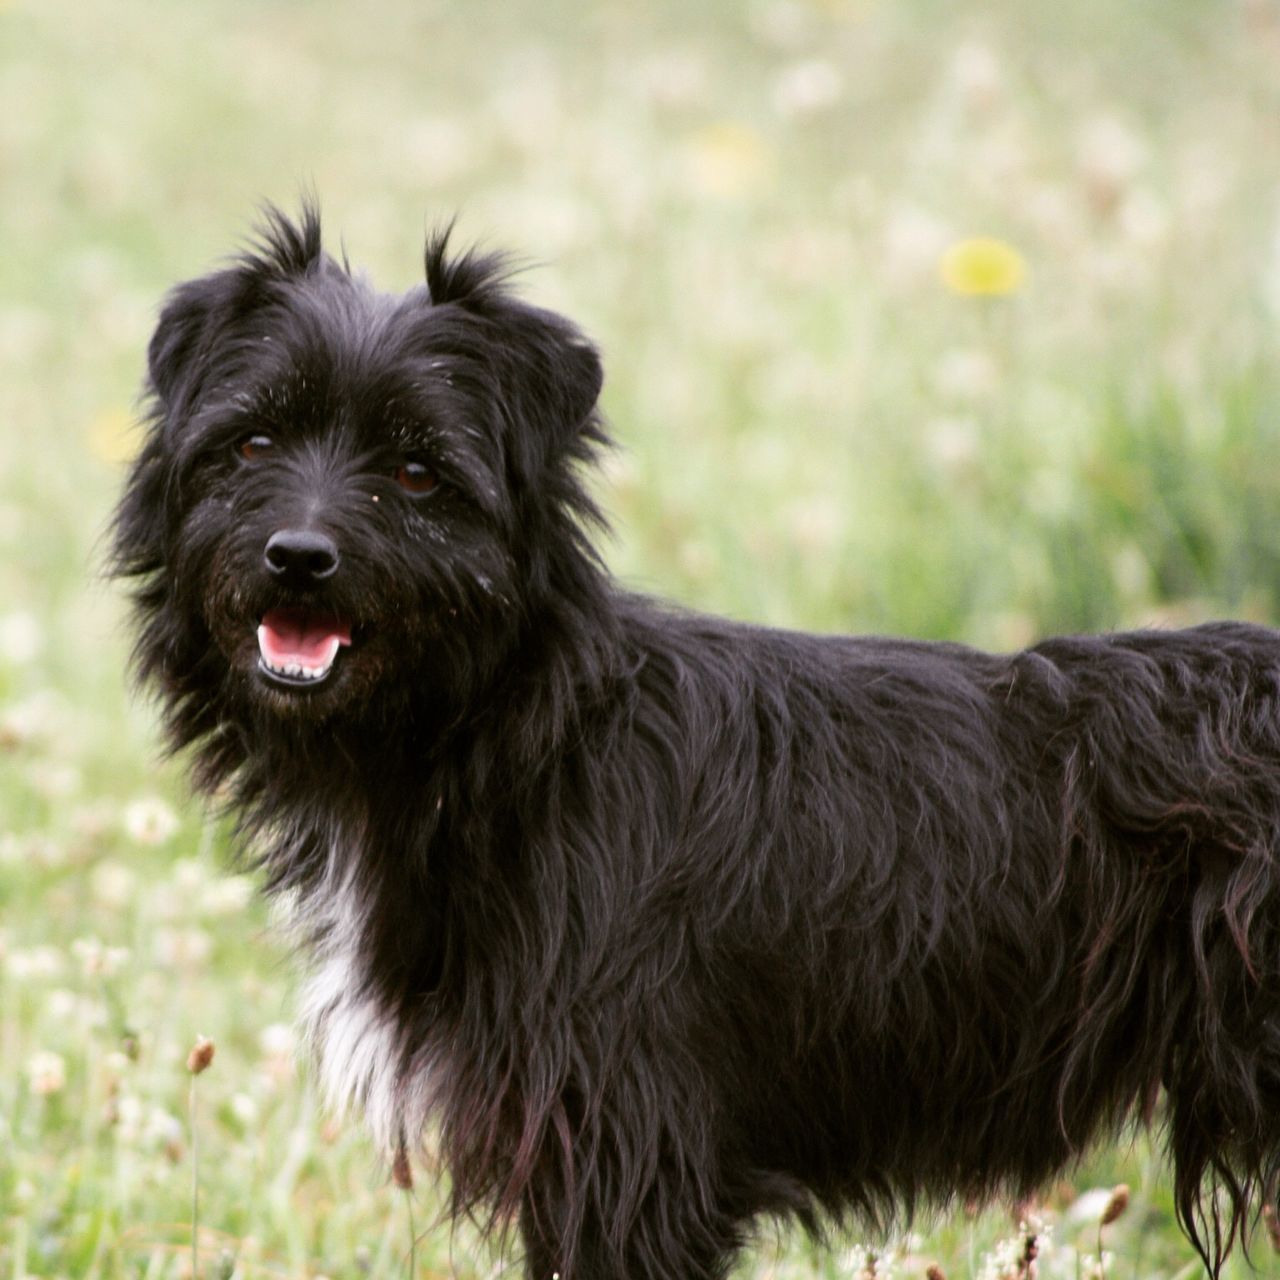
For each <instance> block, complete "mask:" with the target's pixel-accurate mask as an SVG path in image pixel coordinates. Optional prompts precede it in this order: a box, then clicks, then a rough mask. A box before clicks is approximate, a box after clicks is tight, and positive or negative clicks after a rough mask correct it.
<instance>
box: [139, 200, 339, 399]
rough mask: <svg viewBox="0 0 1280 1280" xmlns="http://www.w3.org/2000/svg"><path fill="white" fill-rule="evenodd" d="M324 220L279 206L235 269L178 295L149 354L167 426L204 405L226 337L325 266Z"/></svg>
mask: <svg viewBox="0 0 1280 1280" xmlns="http://www.w3.org/2000/svg"><path fill="white" fill-rule="evenodd" d="M323 256H324V255H323V250H322V248H321V243H320V215H319V213H318V212H317V211H316V209H315V207H314V205H311V204H309V203H307V204H304V205H303V210H302V217H301V218H300V220H299V221H298V222H297V223H294V222H292V221H291V220H290V219H289V218H288V217H286V216H285V214H283V213H281V212H280V210H279V209H277V208H275V207H274V206H272V205H267V206H266V207H265V208H264V210H263V218H262V222H261V224H260V225H259V227H258V232H257V238H256V240H255V241H254V242H253V243H252V244H251V245H250V247H249V248H248V249H247V250H246V251H245V252H244V253H243V254H241V255H240V256H239V257H238V258H237V259H236V261H235V262H234V264H233V265H231V266H229V267H227V268H225V269H224V270H222V271H216V272H214V273H213V274H212V275H208V276H203V277H201V278H200V279H198V280H189V281H187V282H186V283H185V284H181V285H179V286H178V287H177V288H176V289H174V290H173V291H172V292H171V293H170V294H169V296H168V298H167V299H166V301H165V304H164V307H163V309H162V310H161V313H160V320H159V323H158V324H157V325H156V331H155V333H154V334H153V335H152V337H151V343H150V345H149V346H148V348H147V370H148V377H149V386H150V390H151V392H152V394H153V395H154V397H155V400H156V404H157V408H158V409H159V411H160V413H159V416H160V418H161V420H168V421H175V420H181V419H182V418H184V417H185V416H186V413H187V411H189V410H190V409H191V408H192V406H193V405H195V404H196V403H197V402H198V401H199V399H200V395H201V392H202V391H203V389H204V387H205V384H206V382H207V380H208V375H209V373H210V371H211V367H212V365H213V363H214V356H215V354H216V353H217V351H218V350H219V346H220V344H221V343H222V342H223V340H224V339H226V338H227V337H229V336H231V335H232V334H234V332H235V331H236V329H237V327H238V326H239V325H241V324H242V323H243V322H244V321H245V320H246V319H247V318H248V317H249V316H251V315H252V314H253V312H254V311H256V310H257V309H258V308H260V307H261V306H263V305H264V304H265V303H266V302H267V301H269V299H270V297H271V292H272V289H273V286H275V285H277V284H279V283H281V282H283V281H286V280H289V279H291V278H298V277H301V276H303V275H306V274H307V273H308V272H310V271H313V270H315V269H316V268H317V267H318V266H319V265H320V263H321V262H322V260H323Z"/></svg>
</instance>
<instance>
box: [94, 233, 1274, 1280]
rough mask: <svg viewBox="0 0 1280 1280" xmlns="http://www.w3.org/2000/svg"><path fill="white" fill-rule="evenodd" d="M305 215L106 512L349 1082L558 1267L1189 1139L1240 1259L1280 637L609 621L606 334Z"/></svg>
mask: <svg viewBox="0 0 1280 1280" xmlns="http://www.w3.org/2000/svg"><path fill="white" fill-rule="evenodd" d="M446 238H447V237H446V236H439V237H436V238H434V239H433V240H432V242H431V243H430V244H429V245H428V248H427V252H426V286H425V287H420V288H417V289H413V290H411V291H410V292H408V293H407V294H405V295H403V296H400V297H389V296H386V295H383V294H379V293H377V292H375V291H374V290H373V289H372V288H371V287H370V286H369V285H368V284H366V283H365V282H363V281H362V280H361V279H360V278H358V277H356V276H353V275H352V274H351V273H350V271H349V270H348V269H347V267H346V266H345V265H341V264H339V263H337V262H335V261H334V260H333V259H332V258H330V257H328V256H327V255H326V254H325V253H324V252H323V251H322V249H321V244H320V232H319V223H318V219H317V217H316V216H315V214H314V212H313V211H311V210H308V211H307V212H306V213H305V215H304V216H303V218H302V219H301V221H300V224H298V225H293V224H291V223H290V222H289V221H287V220H286V219H285V218H284V217H283V216H282V215H280V214H278V213H276V212H271V213H270V214H269V216H268V223H267V227H266V230H265V232H264V235H263V238H262V241H261V242H260V243H259V245H258V246H257V247H256V248H255V249H253V250H252V251H250V252H248V253H246V254H245V255H244V256H242V257H241V258H239V259H237V260H236V261H235V262H234V263H233V264H232V265H230V266H228V267H227V269H225V270H222V271H218V272H216V273H214V274H212V275H209V276H206V277H205V278H203V279H200V280H196V281H193V282H191V283H188V284H184V285H182V286H180V287H179V288H178V289H177V290H176V291H175V292H174V293H173V294H172V295H171V296H170V298H169V300H168V302H167V305H166V306H165V308H164V312H163V315H162V316H161V319H160V323H159V327H158V329H157V330H156V333H155V336H154V338H153V340H152V342H151V347H150V392H151V395H152V414H151V424H150V431H149V435H148V437H147V441H146V445H145V448H144V450H143V452H142V454H141V456H140V458H139V459H138V462H137V464H136V466H135V467H134V470H133V472H132V475H131V477H130V480H129V485H128V491H127V493H126V494H125V497H124V500H123V502H122V504H121V507H120V510H119V512H118V515H117V525H116V539H117V541H116V553H117V568H118V570H119V572H121V573H123V574H127V575H132V576H134V577H136V578H137V579H138V587H137V595H136V600H137V614H138V621H139V624H140V629H141V634H140V639H139V642H138V647H137V662H138V667H139V670H140V672H141V675H142V676H143V677H144V678H145V679H147V680H149V681H153V682H154V683H155V684H156V686H158V688H159V689H160V691H161V692H162V694H163V697H164V699H165V704H166V709H167V713H168V723H169V728H170V731H171V734H172V739H173V742H174V743H175V745H177V746H187V745H194V748H195V751H194V760H195V771H196V776H197V779H198V781H199V783H200V785H201V786H203V787H204V788H206V789H209V790H213V789H215V788H217V789H220V790H223V791H225V792H228V793H229V795H230V797H231V800H232V803H233V805H234V807H235V808H236V810H237V811H238V813H239V814H240V817H241V824H242V829H243V832H244V834H245V836H246V839H247V840H248V842H249V843H250V846H251V847H252V848H253V849H254V850H255V851H257V852H258V854H259V856H260V859H261V863H262V865H263V867H264V868H265V871H266V877H267V881H268V884H269V887H270V889H271V891H273V892H276V893H284V892H287V893H288V895H289V896H290V899H291V901H292V902H293V903H294V906H295V909H296V912H297V914H298V917H299V918H300V920H301V921H302V922H303V924H304V926H305V927H306V929H307V930H308V933H309V937H310V941H311V945H312V947H313V949H314V955H315V959H316V965H317V968H316V976H315V977H314V979H313V981H312V984H311V986H310V989H309V995H308V998H307V1007H306V1016H307V1020H308V1023H309V1026H310V1028H311V1031H312V1033H313V1037H314V1042H315V1045H316V1049H317V1053H318V1058H319V1061H320V1064H321V1073H322V1076H323V1078H324V1080H325V1081H326V1083H327V1085H328V1086H329V1088H330V1090H331V1091H332V1092H333V1094H335V1095H337V1096H339V1097H351V1098H354V1099H355V1100H357V1101H358V1102H359V1103H360V1104H361V1105H362V1106H363V1108H364V1109H365V1111H366V1112H367V1114H368V1116H369V1118H370V1121H371V1123H372V1126H373V1129H374V1131H375V1133H376V1134H377V1136H378V1138H379V1140H380V1141H381V1143H382V1144H383V1146H384V1147H385V1148H386V1149H387V1151H388V1153H392V1152H398V1153H400V1157H401V1159H402V1160H403V1158H404V1153H405V1152H406V1150H407V1151H409V1152H410V1153H411V1152H412V1151H413V1150H414V1148H415V1146H416V1144H417V1142H418V1140H419V1139H420V1137H421V1135H422V1133H423V1130H424V1128H425V1127H426V1126H428V1125H432V1126H435V1128H436V1130H437V1131H438V1136H439V1143H440V1149H441V1151H442V1153H443V1156H444V1159H445V1163H446V1165H447V1168H448V1172H449V1174H450V1178H451V1187H452V1200H451V1207H452V1209H453V1211H454V1212H455V1213H463V1212H476V1211H479V1212H481V1213H482V1214H483V1215H484V1218H485V1220H486V1221H488V1222H489V1223H490V1225H496V1226H498V1227H499V1228H502V1227H503V1226H504V1225H505V1224H507V1223H510V1222H512V1221H514V1220H518V1223H519V1229H520V1232H521V1234H522V1236H523V1242H524V1246H525V1252H526V1258H527V1262H526V1266H527V1275H528V1276H529V1277H531V1278H533V1280H550V1277H551V1276H552V1275H553V1273H557V1272H558V1273H559V1275H560V1277H561V1278H562V1280H614V1278H616V1280H622V1278H623V1277H627V1278H630V1280H634V1278H636V1277H649V1278H651V1280H698V1278H701V1277H719V1276H723V1275H724V1274H725V1272H726V1270H727V1269H728V1267H729V1265H730V1262H731V1260H732V1257H733V1255H734V1252H735V1251H736V1250H737V1249H738V1247H739V1246H740V1245H741V1244H742V1242H743V1241H744V1239H745V1238H746V1235H747V1234H748V1232H749V1229H750V1225H751V1222H752V1219H753V1218H754V1217H755V1216H756V1215H759V1214H783V1215H794V1216H795V1217H797V1218H798V1219H799V1220H800V1221H801V1222H802V1223H804V1224H805V1225H806V1226H808V1227H809V1228H811V1229H817V1228H819V1227H820V1226H821V1224H822V1223H823V1222H824V1221H826V1220H828V1219H829V1217H831V1216H835V1217H836V1218H841V1217H848V1216H850V1215H852V1216H854V1217H858V1216H862V1217H864V1218H865V1217H870V1218H871V1219H872V1220H873V1221H875V1222H881V1223H883V1222H884V1221H885V1220H886V1219H888V1218H890V1217H894V1216H900V1215H904V1214H907V1213H909V1212H910V1211H911V1210H912V1208H913V1207H915V1206H917V1205H918V1204H946V1203H949V1202H951V1201H952V1200H953V1199H954V1198H955V1197H956V1196H959V1195H963V1196H966V1197H981V1198H985V1197H991V1196H997V1195H1007V1196H1014V1197H1022V1196H1025V1195H1027V1194H1028V1193H1030V1192H1032V1191H1033V1190H1034V1189H1035V1188H1036V1187H1037V1186H1039V1185H1040V1184H1042V1183H1043V1182H1044V1181H1045V1180H1046V1179H1047V1178H1048V1177H1050V1176H1051V1175H1052V1174H1054V1173H1055V1171H1057V1170H1060V1169H1062V1168H1063V1166H1065V1165H1069V1164H1070V1163H1071V1161H1072V1160H1073V1159H1074V1158H1075V1157H1076V1156H1077V1155H1078V1154H1079V1153H1080V1152H1081V1151H1082V1150H1084V1149H1085V1148H1086V1146H1088V1145H1089V1144H1090V1143H1092V1142H1094V1141H1095V1140H1098V1139H1105V1138H1107V1137H1110V1136H1112V1135H1114V1134H1116V1133H1117V1132H1118V1131H1119V1130H1120V1129H1121V1128H1122V1127H1123V1126H1124V1125H1125V1124H1126V1122H1129V1121H1131V1120H1134V1119H1135V1118H1136V1119H1139V1120H1142V1121H1147V1120H1150V1119H1151V1118H1152V1117H1153V1115H1154V1114H1156V1107H1157V1103H1158V1100H1159V1095H1160V1093H1161V1091H1162V1090H1163V1092H1164V1095H1165V1097H1164V1102H1163V1108H1162V1110H1161V1111H1160V1112H1159V1114H1160V1115H1161V1116H1162V1117H1163V1124H1164V1126H1165V1130H1166V1133H1167V1145H1168V1149H1169V1153H1170V1156H1171V1158H1172V1162H1173V1166H1174V1172H1175V1177H1176V1180H1177V1204H1178V1210H1179V1215H1180V1218H1181V1221H1182V1223H1183V1225H1184V1227H1185V1228H1186V1229H1187V1231H1188V1232H1189V1233H1190V1235H1191V1238H1192V1239H1193V1241H1194V1242H1195V1243H1196V1245H1197V1247H1198V1248H1199V1249H1200V1251H1201V1253H1202V1255H1203V1256H1204V1257H1205V1259H1206V1262H1207V1263H1208V1264H1209V1266H1210V1267H1211V1268H1212V1269H1215V1270H1216V1268H1217V1267H1218V1266H1219V1265H1220V1261H1221V1258H1222V1257H1223V1255H1224V1254H1225V1252H1226V1251H1227V1250H1228V1249H1229V1248H1230V1247H1231V1245H1232V1243H1233V1241H1234V1240H1235V1239H1236V1238H1237V1237H1239V1236H1242V1235H1245V1234H1247V1233H1248V1231H1249V1230H1250V1228H1251V1226H1252V1225H1253V1224H1254V1223H1255V1222H1256V1215H1257V1211H1258V1208H1259V1206H1260V1205H1261V1203H1262V1201H1263V1198H1265V1197H1268V1196H1270V1195H1272V1194H1273V1192H1274V1190H1275V1179H1276V1174H1277V1166H1278V1160H1280V863H1278V857H1280V635H1278V634H1277V633H1275V632H1272V631H1267V630H1263V629H1261V628H1257V627H1249V626H1243V625H1230V624H1223V625H1217V626H1207V627H1199V628H1196V629H1194V630H1190V631H1183V632H1175V633H1169V634H1150V633H1139V634H1132V635H1118V636H1110V637H1103V638H1090V639H1059V640H1051V641H1048V642H1046V643H1044V644H1040V645H1037V646H1036V647H1035V648H1033V649H1030V650H1028V651H1026V652H1024V653H1019V654H1016V655H1014V656H1012V657H993V656H988V655H987V654H983V653H978V652H974V651H972V650H969V649H965V648H961V647H957V646H953V645H937V644H921V643H912V642H909V641H900V640H883V639H845V638H838V637H827V636H821V637H820V636H810V635H800V634H792V633H787V632H780V631H770V630H764V629H761V628H756V627H749V626H743V625H739V624H736V623H731V622H727V621H722V620H719V619H716V618H707V617H700V616H698V615H695V614H690V613H684V612H681V611H679V610H676V609H673V608H669V607H666V606H663V605H659V604H655V603H654V602H652V601H650V600H646V599H641V598H638V597H636V596H633V595H630V594H627V593H626V592H624V591H622V590H621V589H619V587H618V586H617V585H616V584H615V583H614V582H613V581H612V580H611V579H610V577H609V575H608V573H607V572H606V571H605V569H604V568H603V566H602V565H601V563H600V561H599V559H598V558H597V556H596V554H595V553H594V552H593V550H592V549H591V545H590V543H589V541H588V536H587V535H588V531H589V530H590V528H591V526H592V525H593V524H595V523H596V522H597V521H598V515H597V512H596V510H595V508H594V507H593V506H592V503H591V500H590V499H589V498H588V496H587V494H586V492H585V490H584V487H583V483H582V479H581V475H580V471H581V468H582V466H583V464H585V463H588V462H589V461H590V460H591V458H592V457H593V455H594V454H595V453H596V451H597V450H598V449H599V448H600V447H601V446H602V445H603V444H604V443H605V436H604V432H603V429H602V426H601V422H600V419H599V417H598V416H597V411H596V407H595V406H596V397H597V393H598V392H599V390H600V384H601V377H602V375H601V368H600V363H599V360H598V358H597V354H596V352H595V350H594V349H593V348H592V347H591V346H590V345H589V344H588V343H587V342H586V341H584V339H583V338H582V337H581V335H580V334H579V333H578V331H577V330H576V329H575V328H574V327H573V326H572V325H570V324H569V323H567V322H566V321H565V320H563V319H560V318H558V317H557V316H554V315H551V314H549V313H547V312H545V311H540V310H537V309H535V308H533V307H530V306H528V305H525V304H524V303H522V302H519V301H517V300H516V299H515V298H513V297H512V295H511V294H510V292H509V291H508V290H507V288H505V287H504V285H503V282H502V278H501V277H502V272H501V263H500V262H499V261H497V260H495V259H493V258H479V257H476V256H475V255H463V256H452V257H451V256H450V255H449V254H448V252H447V251H446Z"/></svg>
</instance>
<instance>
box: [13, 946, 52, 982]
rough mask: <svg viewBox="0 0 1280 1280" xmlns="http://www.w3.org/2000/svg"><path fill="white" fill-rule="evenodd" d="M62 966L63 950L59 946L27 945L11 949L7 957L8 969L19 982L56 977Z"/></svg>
mask: <svg viewBox="0 0 1280 1280" xmlns="http://www.w3.org/2000/svg"><path fill="white" fill-rule="evenodd" d="M62 966H63V956H62V952H61V951H59V950H58V949H57V947H48V946H43V947H27V948H23V949H21V950H14V951H10V952H9V954H8V955H7V956H6V957H5V969H6V971H7V972H8V974H9V976H10V977H12V978H15V979H17V980H18V981H19V982H24V981H27V980H33V981H36V982H39V981H41V980H42V979H46V980H47V979H49V978H56V977H57V976H58V975H59V974H60V973H61V972H62Z"/></svg>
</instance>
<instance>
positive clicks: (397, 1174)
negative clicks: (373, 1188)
mask: <svg viewBox="0 0 1280 1280" xmlns="http://www.w3.org/2000/svg"><path fill="white" fill-rule="evenodd" d="M391 1181H392V1182H394V1183H395V1184H396V1186H397V1187H399V1188H400V1190H401V1191H412V1190H413V1167H412V1166H411V1165H410V1164H409V1153H408V1152H407V1151H405V1149H404V1145H403V1144H401V1145H400V1146H398V1147H397V1148H396V1158H395V1160H393V1161H392V1163H391Z"/></svg>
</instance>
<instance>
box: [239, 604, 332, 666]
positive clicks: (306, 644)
mask: <svg viewBox="0 0 1280 1280" xmlns="http://www.w3.org/2000/svg"><path fill="white" fill-rule="evenodd" d="M350 643H351V624H350V623H348V622H343V621H342V620H341V619H340V618H337V617H335V616H334V615H333V614H331V613H313V612H312V611H311V610H310V609H289V608H285V609H269V610H268V611H267V612H266V613H265V614H263V617H262V625H261V626H260V627H259V628H258V645H259V647H260V648H261V650H262V654H263V656H264V657H265V658H266V659H267V661H268V662H271V663H273V664H274V665H276V666H284V665H286V664H289V663H297V664H298V665H300V666H304V667H324V666H328V665H329V663H331V662H332V661H333V659H334V655H335V654H336V653H337V652H338V646H339V645H344V644H350Z"/></svg>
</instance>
